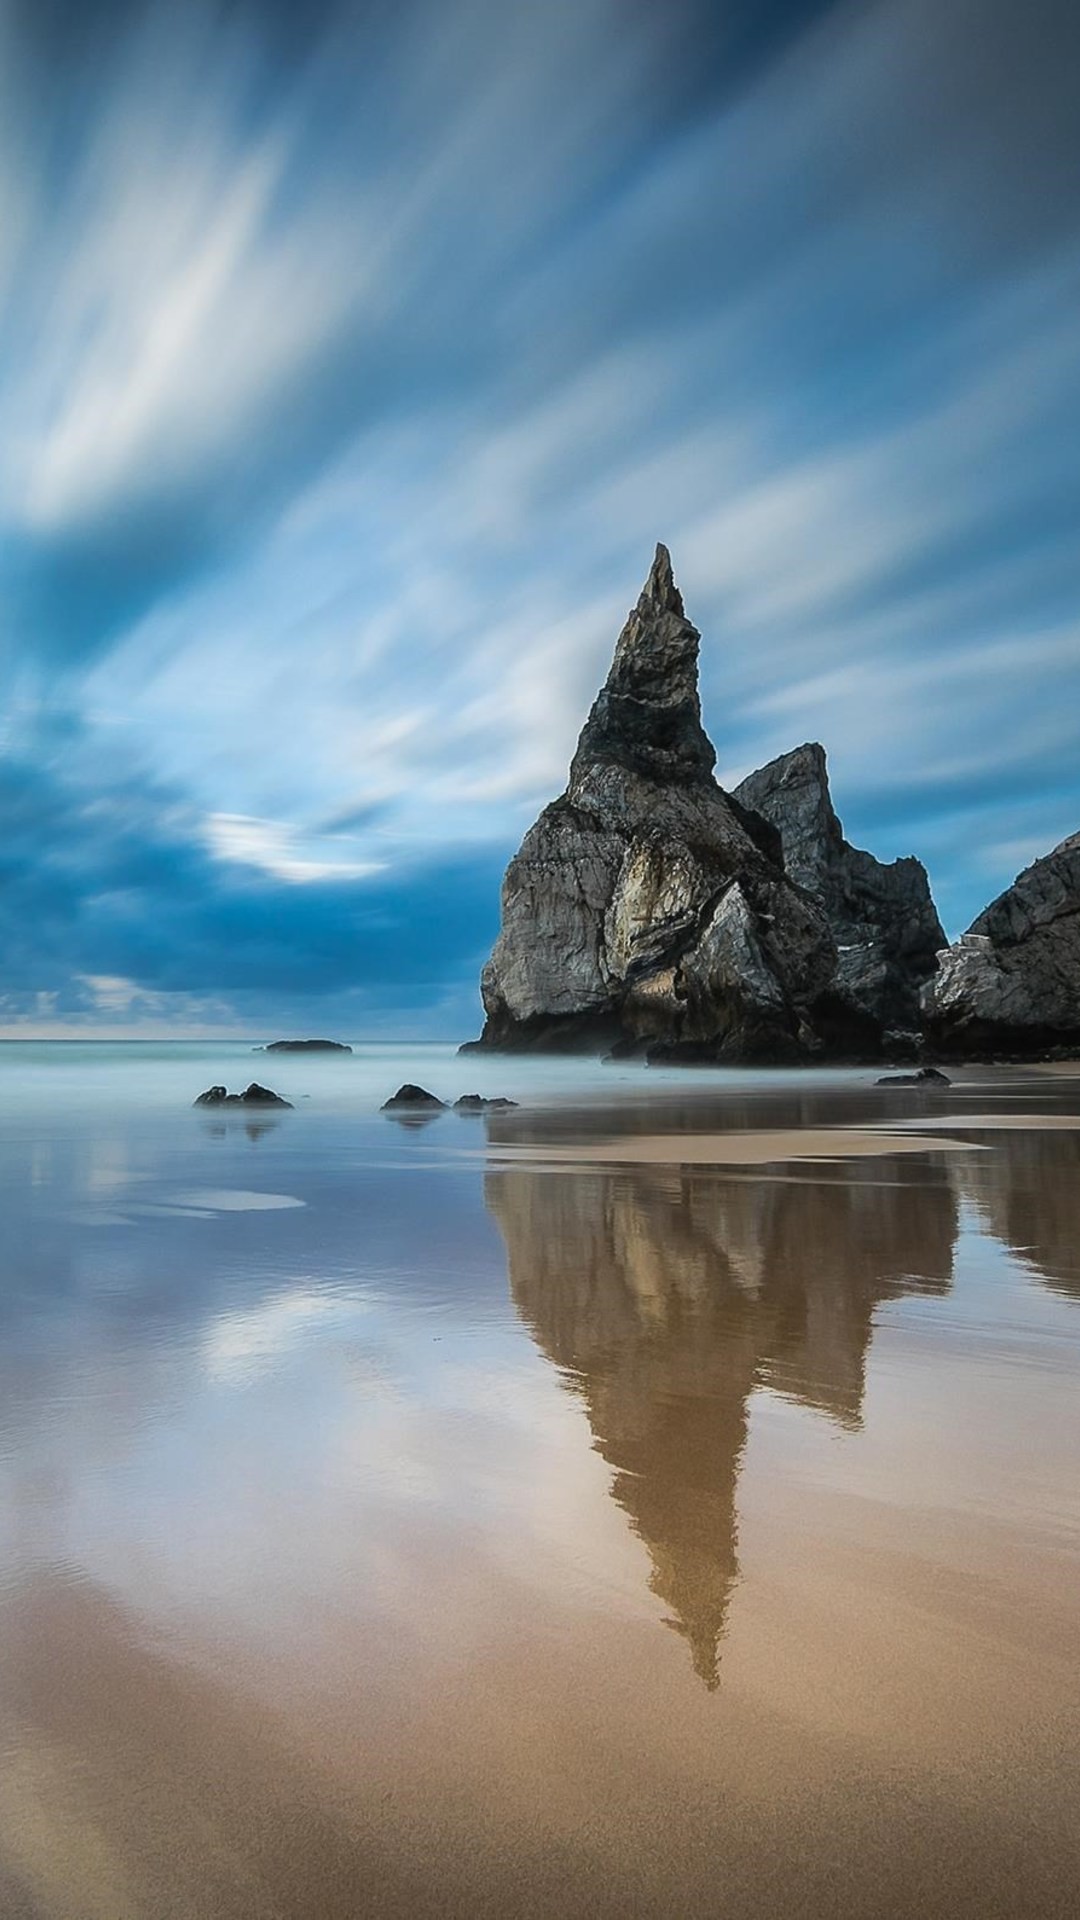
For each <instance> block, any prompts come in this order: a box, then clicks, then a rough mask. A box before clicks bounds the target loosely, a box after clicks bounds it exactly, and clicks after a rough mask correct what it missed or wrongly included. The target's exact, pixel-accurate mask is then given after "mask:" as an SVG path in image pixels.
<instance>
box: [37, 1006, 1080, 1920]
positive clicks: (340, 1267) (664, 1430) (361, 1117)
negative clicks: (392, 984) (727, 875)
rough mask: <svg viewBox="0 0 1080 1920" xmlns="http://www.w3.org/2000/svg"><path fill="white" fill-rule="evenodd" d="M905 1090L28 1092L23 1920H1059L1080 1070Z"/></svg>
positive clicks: (360, 1083)
mask: <svg viewBox="0 0 1080 1920" xmlns="http://www.w3.org/2000/svg"><path fill="white" fill-rule="evenodd" d="M881 1071H882V1070H881V1069H880V1068H878V1069H873V1068H868V1069H865V1070H862V1071H859V1070H856V1069H850V1070H843V1071H833V1072H824V1071H823V1072H801V1073H799V1072H792V1073H779V1072H777V1073H767V1072H759V1073H748V1072H736V1071H728V1072H724V1071H721V1070H709V1071H702V1072H692V1071H683V1072H681V1073H680V1072H679V1071H677V1070H674V1069H672V1070H668V1071H657V1070H652V1069H646V1068H644V1067H639V1066H634V1065H632V1064H629V1063H624V1064H621V1065H620V1066H619V1067H617V1068H616V1067H604V1066H602V1065H600V1064H599V1063H597V1062H591V1061H575V1060H572V1059H562V1060H560V1059H554V1058H550V1057H549V1058H544V1059H530V1058H523V1057H499V1056H490V1057H488V1056H485V1057H482V1058H481V1057H468V1056H466V1057H457V1056H456V1055H455V1053H454V1051H453V1050H452V1049H451V1048H413V1049H404V1048H395V1047H392V1046H386V1047H379V1048H375V1047H358V1048H357V1050H356V1051H355V1052H354V1053H353V1054H352V1055H349V1056H341V1057H337V1056H334V1057H329V1056H327V1057H323V1056H306V1057H305V1056H272V1057H271V1056H266V1055H263V1054H257V1053H253V1052H252V1051H251V1047H250V1045H249V1044H247V1043H242V1042H235V1043H230V1044H228V1045H224V1046H223V1045H220V1044H218V1043H214V1042H209V1041H207V1042H197V1043H189V1044H186V1045H185V1044H180V1043H174V1044H169V1045H166V1044H156V1043H146V1044H144V1045H140V1044H136V1043H131V1044H129V1045H127V1046H125V1045H122V1044H120V1043H114V1044H111V1045H110V1044H105V1043H101V1044H98V1045H87V1046H81V1045H79V1044H78V1043H61V1042H48V1043H46V1042H40V1043H29V1042H28V1043H9V1044H6V1045H3V1046H0V1203H2V1205H3V1210H4V1218H5V1223H6V1224H5V1251H4V1255H3V1262H2V1268H0V1316H2V1326H3V1341H2V1343H0V1369H2V1386H0V1528H2V1539H3V1561H2V1564H3V1569H4V1573H3V1581H2V1584H0V1911H2V1912H3V1914H4V1915H5V1917H6V1920H7V1917H10V1920H31V1917H32V1920H69V1917H70V1920H83V1917H84V1916H85V1917H86V1920H144V1916H145V1920H174V1917H175V1920H180V1916H184V1917H185V1920H188V1917H189V1916H192V1915H196V1914H197V1915H199V1916H200V1920H203V1916H206V1917H207V1920H216V1917H217V1916H222V1920H256V1917H258V1920H263V1917H264V1916H269V1915H275V1916H276V1915H281V1916H289V1917H290V1920H292V1917H293V1916H295V1920H309V1917H310V1920H338V1916H341V1917H342V1920H344V1916H353V1915H356V1914H359V1913H364V1914H365V1915H367V1914H370V1915H383V1914H386V1915H398V1914H400V1915H429V1914H430V1915H451V1916H457V1915H461V1916H465V1915H492V1916H495V1915H498V1916H503V1915H508V1914H513V1915H537V1916H540V1915H545V1916H546V1915H556V1914H558V1915H560V1916H579V1915H580V1916H585V1915H589V1916H593V1915H596V1916H607V1915H611V1916H615V1915H626V1914H634V1915H638V1914H641V1915H647V1916H653V1915H655V1916H661V1915H665V1916H667V1915H671V1914H707V1915H713V1914H715V1915H723V1916H725V1917H727V1916H731V1920H744V1916H745V1920H758V1917H759V1916H760V1917H761V1920H765V1916H770V1917H771V1916H775V1915H776V1914H778V1913H782V1912H785V1911H786V1912H790V1913H792V1914H801V1913H807V1914H809V1913H812V1914H814V1915H815V1916H819V1915H821V1916H825V1915H833V1914H835V1915H836V1916H845V1920H847V1917H850V1916H856V1917H861V1916H866V1917H867V1920H870V1916H882V1915H885V1916H891V1915H896V1916H902V1915H903V1916H906V1915H914V1914H918V1915H920V1916H937V1915H941V1916H946V1915H948V1916H957V1915H959V1916H971V1920H976V1917H977V1920H995V1917H996V1916H1001V1920H1015V1917H1017V1916H1020V1917H1021V1920H1023V1917H1024V1916H1031V1920H1036V1917H1038V1920H1046V1917H1047V1916H1049V1917H1050V1920H1053V1917H1054V1916H1058V1915H1060V1916H1062V1920H1064V1916H1066V1915H1072V1914H1073V1913H1075V1912H1076V1910H1077V1907H1078V1905H1080V1835H1078V1832H1077V1825H1076V1819H1075V1807H1076V1804H1077V1798H1078V1794H1080V1679H1078V1675H1080V1604H1078V1599H1077V1594H1078V1591H1080V1580H1078V1575H1080V1392H1078V1383H1080V1067H1078V1068H1076V1069H1074V1068H1071V1067H1069V1066H1068V1065H1060V1066H1055V1067H1054V1068H1053V1069H1049V1068H1047V1069H1045V1070H1043V1069H1027V1070H1020V1069H1014V1068H982V1069H962V1070H959V1071H958V1072H957V1073H956V1074H955V1076H954V1084H953V1085H952V1086H949V1087H945V1088H938V1089H933V1090H929V1091H924V1090H922V1089H914V1088H901V1087H887V1088H886V1087H877V1086H876V1085H875V1084H874V1083H875V1080H876V1078H877V1077H878V1074H879V1073H880V1072H881ZM950 1072H952V1069H950ZM249 1079H258V1080H260V1081H264V1082H266V1083H268V1084H269V1085H271V1086H273V1087H274V1088H276V1089H277V1090H278V1091H279V1092H280V1093H281V1094H282V1095H283V1096H284V1097H286V1098H287V1099H289V1100H290V1101H292V1102H293V1103H294V1106H293V1110H292V1111H282V1112H277V1111H268V1112H254V1111H251V1112H248V1111H243V1110H239V1111H238V1110H235V1109H230V1110H228V1111H227V1112H221V1111H211V1110H207V1111H199V1110H193V1109H192V1106H191V1102H192V1101H193V1100H194V1098H195V1096H196V1095H197V1094H198V1093H199V1092H201V1091H202V1090H203V1089H204V1088H206V1087H208V1086H210V1085H213V1084H218V1083H221V1084H227V1085H229V1086H230V1087H231V1088H240V1087H242V1086H244V1085H245V1084H246V1083H247V1081H248V1080H249ZM406 1080H408V1081H415V1082H418V1083H419V1084H421V1085H424V1086H427V1087H430V1088H431V1089H432V1090H433V1091H434V1092H435V1093H437V1094H438V1095H439V1097H440V1098H442V1099H445V1100H453V1099H454V1098H456V1097H457V1096H458V1095H460V1094H462V1093H467V1092H472V1091H477V1092H479V1093H481V1094H485V1095H488V1096H490V1095H495V1094H502V1095H506V1096H508V1097H510V1098H512V1099H514V1100H516V1101H518V1102H519V1105H518V1107H517V1108H516V1109H514V1110H513V1111H509V1112H506V1113H500V1114H497V1115H491V1116H485V1117H472V1116H470V1117H462V1116H458V1115H456V1114H453V1113H451V1112H447V1113H444V1114H439V1115H437V1116H436V1117H435V1118H434V1119H432V1120H431V1121H430V1122H429V1123H427V1124H423V1125H417V1124H408V1125H403V1124H400V1123H398V1122H396V1121H395V1120H394V1119H392V1118H390V1117H389V1116H386V1115H383V1114H381V1113H380V1112H379V1107H380V1105H381V1102H382V1101H383V1100H384V1099H385V1098H386V1097H387V1096H388V1095H390V1094H391V1093H393V1091H394V1089H395V1087H396V1086H397V1085H398V1084H400V1083H401V1082H402V1081H406Z"/></svg>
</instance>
